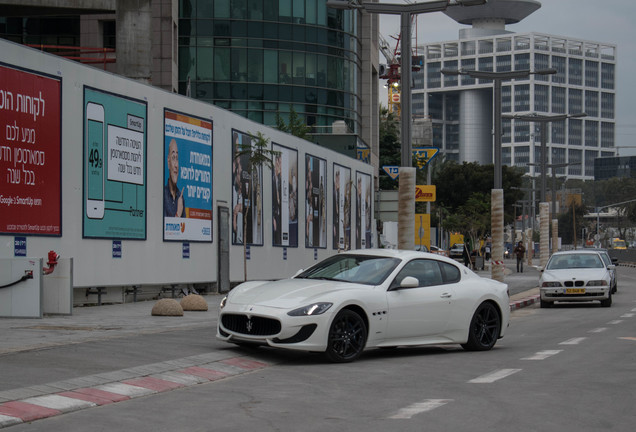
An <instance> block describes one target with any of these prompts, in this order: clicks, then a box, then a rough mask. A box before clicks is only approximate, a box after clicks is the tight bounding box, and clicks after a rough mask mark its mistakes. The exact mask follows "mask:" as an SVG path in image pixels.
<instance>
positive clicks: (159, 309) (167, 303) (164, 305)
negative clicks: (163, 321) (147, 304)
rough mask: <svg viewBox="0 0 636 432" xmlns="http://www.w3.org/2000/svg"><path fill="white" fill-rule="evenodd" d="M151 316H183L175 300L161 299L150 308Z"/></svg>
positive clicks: (181, 309)
mask: <svg viewBox="0 0 636 432" xmlns="http://www.w3.org/2000/svg"><path fill="white" fill-rule="evenodd" d="M151 315H152V316H183V308H182V307H181V305H180V304H179V302H178V301H176V300H175V299H169V298H165V299H161V300H159V301H158V302H157V303H155V305H154V306H153V307H152V313H151Z"/></svg>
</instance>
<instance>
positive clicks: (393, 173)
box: [382, 165, 400, 180]
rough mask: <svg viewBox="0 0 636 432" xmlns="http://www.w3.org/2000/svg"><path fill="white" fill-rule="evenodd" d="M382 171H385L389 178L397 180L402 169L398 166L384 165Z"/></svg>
mask: <svg viewBox="0 0 636 432" xmlns="http://www.w3.org/2000/svg"><path fill="white" fill-rule="evenodd" d="M382 169H383V170H384V172H385V173H387V174H388V175H389V177H391V178H392V179H393V180H395V179H396V178H398V176H399V175H400V167H399V166H397V165H384V166H383V167H382Z"/></svg>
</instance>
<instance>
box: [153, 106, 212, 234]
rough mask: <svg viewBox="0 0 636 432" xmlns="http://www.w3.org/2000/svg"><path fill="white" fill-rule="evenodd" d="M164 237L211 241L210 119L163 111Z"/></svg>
mask: <svg viewBox="0 0 636 432" xmlns="http://www.w3.org/2000/svg"><path fill="white" fill-rule="evenodd" d="M163 119H164V128H163V130H164V132H163V134H164V135H163V136H164V139H163V142H164V159H163V160H164V170H163V171H164V175H163V239H164V240H168V241H202V242H210V241H212V190H213V189H212V178H213V176H212V122H211V121H209V120H204V119H200V118H196V117H193V116H190V115H186V114H181V113H177V112H174V111H170V110H167V109H166V110H164V115H163Z"/></svg>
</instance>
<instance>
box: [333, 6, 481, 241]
mask: <svg viewBox="0 0 636 432" xmlns="http://www.w3.org/2000/svg"><path fill="white" fill-rule="evenodd" d="M484 3H486V0H433V1H427V2H422V3H381V2H380V3H371V2H359V1H358V0H330V1H327V7H330V8H334V9H360V10H364V11H366V12H368V13H372V14H388V15H400V31H401V35H402V36H401V37H402V39H401V46H400V49H401V51H402V54H401V56H400V68H401V76H400V81H401V85H402V93H401V102H400V111H401V115H400V121H401V130H400V133H401V136H400V140H401V152H402V155H401V165H400V192H399V200H400V201H401V203H400V206H399V208H398V248H399V249H410V250H412V249H414V247H415V244H414V243H415V240H414V238H415V236H414V235H413V233H414V231H415V220H414V216H415V168H412V166H413V148H412V143H411V117H412V116H411V68H412V67H413V65H412V58H411V17H412V16H413V15H418V14H423V13H431V12H441V11H444V10H446V9H447V8H448V7H449V6H477V5H481V4H484ZM404 201H406V202H404Z"/></svg>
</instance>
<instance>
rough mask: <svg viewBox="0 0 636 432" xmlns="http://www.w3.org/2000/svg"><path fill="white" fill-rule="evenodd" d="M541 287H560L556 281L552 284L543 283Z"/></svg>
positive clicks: (559, 283)
mask: <svg viewBox="0 0 636 432" xmlns="http://www.w3.org/2000/svg"><path fill="white" fill-rule="evenodd" d="M541 286H542V287H543V288H555V287H560V286H561V282H556V281H554V282H543V283H542V284H541Z"/></svg>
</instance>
